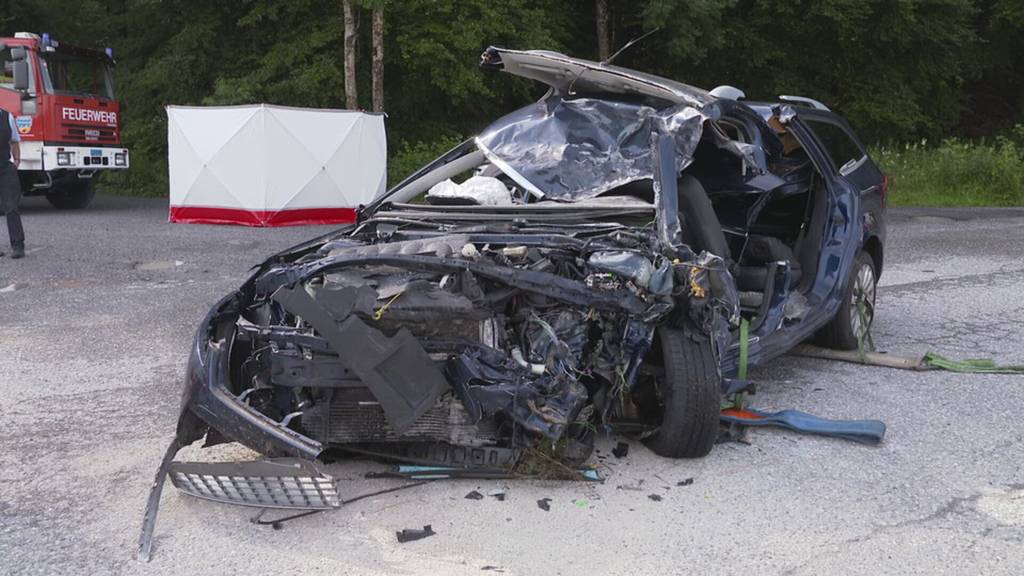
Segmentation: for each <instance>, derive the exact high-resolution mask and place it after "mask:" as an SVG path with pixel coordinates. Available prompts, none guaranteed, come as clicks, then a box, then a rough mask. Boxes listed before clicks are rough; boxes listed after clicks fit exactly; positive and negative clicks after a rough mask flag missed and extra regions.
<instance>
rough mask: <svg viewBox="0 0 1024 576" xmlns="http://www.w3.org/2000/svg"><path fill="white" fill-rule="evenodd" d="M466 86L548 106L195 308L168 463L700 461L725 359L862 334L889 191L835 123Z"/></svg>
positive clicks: (817, 116) (848, 341) (501, 123)
mask: <svg viewBox="0 0 1024 576" xmlns="http://www.w3.org/2000/svg"><path fill="white" fill-rule="evenodd" d="M482 65H483V67H484V68H489V69H497V70H502V71H504V72H507V73H511V74H514V75H518V76H523V77H526V78H530V79H533V80H537V81H539V82H542V83H544V84H547V85H548V86H549V88H550V89H549V90H548V92H547V94H545V96H544V97H543V98H541V100H539V101H538V102H535V103H533V104H530V105H528V106H526V107H524V108H522V109H520V110H516V111H514V112H512V113H510V114H508V115H506V116H504V117H502V118H500V119H498V120H496V121H495V122H494V123H492V124H491V125H490V126H488V127H487V128H486V129H485V130H483V131H482V132H481V133H480V134H478V135H477V136H475V137H473V138H471V139H469V140H467V141H466V142H464V143H463V144H461V145H459V146H457V147H456V148H454V149H452V150H451V151H449V152H448V153H446V154H444V155H443V156H442V157H440V158H438V159H437V160H435V161H434V162H432V163H430V164H429V165H427V166H425V167H423V168H422V169H420V170H419V171H417V172H416V173H414V174H412V175H411V176H409V177H408V178H407V179H406V180H405V181H403V182H401V183H400V184H399V185H397V186H396V187H394V188H393V189H392V190H390V191H388V192H387V193H386V194H384V195H382V196H381V197H380V198H378V199H377V200H376V201H374V202H373V203H372V204H371V205H369V206H365V207H363V208H362V209H361V210H360V212H359V216H358V221H357V222H356V223H355V224H353V225H351V226H348V227H346V228H343V229H341V230H339V231H337V232H334V233H332V234H329V235H326V236H324V237H321V238H317V239H315V240H312V241H310V242H307V243H304V244H302V245H300V246H297V247H295V248H292V249H290V250H288V251H286V252H283V253H281V254H278V255H276V256H274V257H272V258H270V259H269V260H267V261H266V262H264V263H263V264H262V265H261V266H260V267H259V269H258V270H257V271H256V272H255V273H254V274H253V276H252V277H251V278H250V279H249V280H248V281H247V282H246V283H245V284H244V285H243V286H242V287H241V288H240V289H239V290H237V291H236V292H234V293H232V294H229V295H228V296H227V297H225V298H224V299H223V300H222V301H221V302H220V303H219V304H217V306H215V307H214V309H213V310H212V311H211V312H210V314H209V316H208V317H207V318H206V319H205V320H204V322H203V324H202V325H201V327H200V329H199V332H198V334H197V335H196V341H195V345H194V347H193V351H192V357H191V361H190V363H189V372H188V381H187V385H186V390H185V395H184V401H183V405H182V413H181V418H180V422H179V425H178V435H177V440H176V446H183V445H186V444H189V443H191V442H194V441H195V440H198V439H200V438H201V437H203V436H204V435H205V437H206V439H207V443H218V442H227V441H237V442H240V443H242V444H245V445H247V446H249V447H250V448H253V449H254V450H257V451H258V452H260V453H262V454H265V455H268V456H275V455H287V456H293V457H298V458H302V459H306V460H310V461H313V460H316V459H317V458H321V457H323V456H324V454H326V453H333V454H334V455H336V456H344V455H352V454H355V455H363V456H366V455H369V456H372V457H375V458H382V459H386V460H392V461H399V462H407V463H414V464H420V465H438V466H447V467H456V468H459V469H469V470H476V471H478V472H479V471H482V472H480V473H509V472H510V471H514V470H516V468H517V466H520V465H521V463H522V461H523V459H524V457H525V456H526V455H528V454H531V453H534V452H535V451H536V450H543V451H544V453H545V454H548V455H550V456H552V457H556V458H560V459H562V460H563V461H565V462H568V463H571V464H578V463H580V462H582V461H584V460H586V459H587V457H588V456H589V455H590V452H591V446H592V441H593V438H594V436H595V435H596V434H597V433H601V432H603V431H606V430H617V431H619V432H622V433H632V434H635V435H637V436H638V437H641V438H643V439H644V440H645V441H646V442H647V443H648V445H649V446H650V447H651V448H652V449H653V450H654V451H655V452H657V453H659V454H662V455H665V456H672V457H698V456H703V455H705V454H707V453H708V452H709V451H710V450H711V448H712V446H713V445H714V443H715V440H716V438H717V436H718V434H719V410H720V403H721V401H722V399H723V397H724V396H728V395H730V394H732V393H734V392H736V391H737V390H741V389H742V388H743V387H744V384H745V383H744V382H742V381H739V380H738V379H737V378H735V375H736V372H737V369H738V366H739V364H740V355H741V350H742V351H743V353H744V355H745V356H747V358H748V363H749V364H750V365H755V364H760V363H763V362H767V361H769V360H771V359H772V358H775V357H777V356H779V355H781V354H783V353H785V352H786V351H788V350H789V349H791V348H792V347H793V346H795V345H797V344H798V343H800V342H802V341H805V340H808V339H815V340H816V341H818V342H820V343H823V344H826V345H828V346H832V347H835V348H842V349H852V348H856V347H857V346H858V344H859V342H860V341H861V340H862V339H863V338H864V337H865V335H866V333H867V331H868V328H869V327H870V324H871V321H872V318H873V316H874V309H875V308H874V306H875V285H876V282H877V280H878V276H879V274H880V273H881V271H882V268H883V256H884V249H883V247H884V244H885V218H884V214H885V194H886V179H885V177H884V176H883V175H882V173H881V172H880V171H879V169H878V167H877V166H876V165H875V164H874V162H872V160H871V159H870V158H869V157H868V155H867V153H866V152H865V149H864V146H863V145H862V144H861V142H860V141H859V140H858V139H857V137H856V136H855V135H854V133H853V131H852V130H851V128H850V126H849V125H848V124H847V123H846V121H845V120H843V119H842V118H841V117H839V116H838V115H836V114H834V113H832V112H830V111H829V110H828V109H827V108H826V107H825V106H823V105H822V104H820V103H818V102H815V101H813V100H809V99H805V98H799V97H781V98H780V101H779V102H776V103H761V102H747V101H745V100H743V98H742V93H741V92H740V91H739V90H736V89H735V88H730V87H720V88H716V89H715V90H712V91H706V90H702V89H699V88H694V87H691V86H687V85H684V84H680V83H677V82H674V81H671V80H666V79H663V78H658V77H655V76H650V75H647V74H643V73H640V72H636V71H632V70H627V69H624V68H619V67H616V66H611V65H607V64H601V63H594V62H588V61H584V60H578V59H573V58H569V57H567V56H564V55H561V54H556V53H551V52H540V51H512V50H503V49H496V48H492V49H489V50H488V51H486V52H485V53H484V55H483V63H482ZM741 334H746V345H741V344H742V343H741V342H740V339H741V336H740V335H741ZM176 449H177V448H174V450H176ZM174 450H172V451H171V452H170V453H169V454H171V455H172V456H173V452H174ZM206 496H210V495H209V494H207V495H206Z"/></svg>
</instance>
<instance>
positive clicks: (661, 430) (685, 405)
mask: <svg viewBox="0 0 1024 576" xmlns="http://www.w3.org/2000/svg"><path fill="white" fill-rule="evenodd" d="M657 342H659V343H660V355H656V357H657V356H660V358H661V363H662V364H663V368H664V374H663V377H662V378H661V379H660V382H659V385H660V396H661V398H660V400H661V401H660V404H661V408H662V410H661V425H660V426H659V427H658V430H657V431H656V432H655V433H654V434H653V435H652V436H650V437H648V438H647V439H646V443H647V446H648V447H649V448H650V449H651V450H652V451H653V452H654V453H655V454H658V455H659V456H666V457H669V458H700V457H702V456H707V454H708V453H709V452H711V448H712V447H714V445H715V441H716V440H717V439H718V429H719V422H718V421H719V412H720V410H721V376H720V373H719V368H718V359H717V357H716V355H715V352H714V347H713V345H712V341H711V339H710V338H709V337H707V336H706V335H703V334H698V333H696V331H694V330H690V329H682V330H680V329H677V328H669V327H665V326H663V327H661V328H659V329H658V337H657Z"/></svg>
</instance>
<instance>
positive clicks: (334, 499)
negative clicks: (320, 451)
mask: <svg viewBox="0 0 1024 576" xmlns="http://www.w3.org/2000/svg"><path fill="white" fill-rule="evenodd" d="M169 475H170V477H171V482H172V483H173V484H174V486H175V487H176V488H177V489H178V490H181V491H182V492H184V493H186V494H188V495H190V496H195V497H196V498H204V499H206V500H213V501H216V502H223V503H227V504H240V505H243V506H257V507H260V508H291V509H307V510H320V509H330V508H337V507H339V506H341V499H340V498H339V497H338V489H337V486H336V485H335V483H334V479H333V478H331V477H330V476H327V475H324V474H321V473H320V472H319V471H318V470H317V469H316V468H315V467H314V466H313V465H312V464H310V463H308V462H304V461H300V460H269V461H261V462H230V463H229V462H225V463H204V462H174V463H172V464H171V467H170V471H169Z"/></svg>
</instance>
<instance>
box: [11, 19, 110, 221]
mask: <svg viewBox="0 0 1024 576" xmlns="http://www.w3.org/2000/svg"><path fill="white" fill-rule="evenodd" d="M0 61H2V62H3V68H2V69H0V107H2V108H3V109H4V110H7V111H8V112H10V113H11V114H13V115H14V117H15V121H16V124H17V128H18V133H19V134H20V135H21V165H20V166H19V167H18V170H19V173H18V174H19V176H20V177H21V185H22V188H23V189H24V191H25V194H26V195H45V196H46V198H47V199H48V200H49V201H50V203H51V204H53V205H54V206H56V207H57V208H85V207H86V206H88V205H89V202H90V201H92V197H93V194H94V193H95V182H96V179H97V177H98V176H99V175H100V174H102V173H103V172H105V171H108V170H126V169H127V168H128V166H129V165H130V160H129V155H128V150H127V149H125V148H124V147H122V146H121V123H120V122H121V118H120V112H121V109H120V104H118V102H117V101H116V100H115V99H114V83H113V76H112V70H113V66H114V52H113V50H111V49H110V48H107V49H106V50H91V49H88V48H80V47H77V46H71V45H68V44H64V43H62V42H57V41H56V40H54V39H53V38H50V36H49V35H48V34H43V35H42V36H38V35H36V34H31V33H27V32H19V33H17V34H15V35H14V37H13V38H0Z"/></svg>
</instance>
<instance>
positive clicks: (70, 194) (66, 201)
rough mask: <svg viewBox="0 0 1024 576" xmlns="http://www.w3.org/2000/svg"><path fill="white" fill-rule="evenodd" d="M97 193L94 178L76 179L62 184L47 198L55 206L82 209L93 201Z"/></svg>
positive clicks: (62, 208) (66, 208)
mask: <svg viewBox="0 0 1024 576" xmlns="http://www.w3.org/2000/svg"><path fill="white" fill-rule="evenodd" d="M95 195H96V186H95V184H94V183H93V181H92V179H88V180H75V181H73V182H70V183H66V184H62V185H61V187H60V188H59V189H57V190H56V191H54V192H51V193H49V194H47V195H46V199H47V200H49V201H50V204H52V205H53V207H54V208H60V209H61V210H81V209H83V208H85V207H87V206H88V205H89V204H90V203H92V199H93V197H94V196H95Z"/></svg>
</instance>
